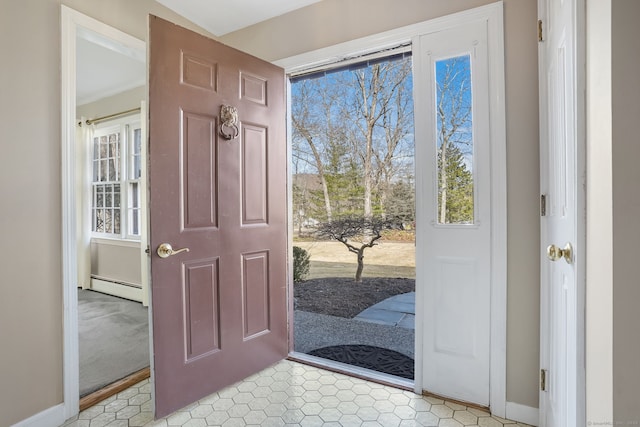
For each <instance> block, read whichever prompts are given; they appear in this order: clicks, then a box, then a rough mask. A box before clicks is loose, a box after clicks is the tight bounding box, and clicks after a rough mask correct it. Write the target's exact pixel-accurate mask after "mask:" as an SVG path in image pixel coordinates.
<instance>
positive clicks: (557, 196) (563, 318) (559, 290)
mask: <svg viewBox="0 0 640 427" xmlns="http://www.w3.org/2000/svg"><path fill="white" fill-rule="evenodd" d="M539 6H540V11H541V18H542V21H543V27H544V41H542V42H541V43H540V44H539V70H540V118H541V129H540V136H541V144H540V160H541V165H540V175H541V178H540V187H541V192H542V194H545V197H546V212H545V215H544V216H542V220H541V245H542V248H541V249H542V251H541V252H542V253H543V256H542V260H541V290H540V306H541V309H540V333H541V338H540V367H541V369H543V370H544V371H545V372H546V378H547V380H546V384H545V390H542V391H541V392H540V426H547V427H560V426H571V425H577V420H578V418H577V412H576V399H577V376H576V375H577V372H578V369H579V368H578V359H577V345H578V344H577V334H578V332H577V330H578V317H577V301H578V290H577V276H576V261H577V260H578V258H576V256H575V251H576V249H579V248H576V243H577V215H578V199H577V191H578V186H577V180H578V175H577V169H576V167H577V155H576V153H577V151H576V147H577V134H576V130H577V126H576V123H577V98H576V96H577V92H576V83H577V80H576V63H575V58H576V39H575V27H574V25H575V20H574V19H575V16H576V15H575V13H576V0H541V1H540V2H539ZM567 244H570V245H571V247H572V253H571V254H570V256H569V259H568V260H567V259H566V258H563V257H561V258H559V259H557V260H555V261H551V260H550V259H549V257H548V256H547V255H546V252H547V248H548V247H549V246H550V245H555V246H557V247H559V248H564V247H565V246H566V245H567Z"/></svg>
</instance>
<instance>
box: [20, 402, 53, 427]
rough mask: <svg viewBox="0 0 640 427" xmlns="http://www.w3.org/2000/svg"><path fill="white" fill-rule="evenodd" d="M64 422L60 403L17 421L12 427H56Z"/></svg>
mask: <svg viewBox="0 0 640 427" xmlns="http://www.w3.org/2000/svg"><path fill="white" fill-rule="evenodd" d="M64 422H65V419H64V405H63V404H60V405H56V406H52V407H51V408H49V409H45V410H44V411H42V412H40V413H37V414H35V415H33V416H31V417H29V418H27V419H26V420H22V421H19V422H17V423H15V424H14V425H13V426H12V427H58V426H59V425H62V424H64Z"/></svg>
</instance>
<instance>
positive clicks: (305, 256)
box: [293, 246, 311, 282]
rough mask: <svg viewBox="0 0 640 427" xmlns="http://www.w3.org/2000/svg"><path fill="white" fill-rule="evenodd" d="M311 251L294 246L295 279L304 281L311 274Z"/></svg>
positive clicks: (295, 280)
mask: <svg viewBox="0 0 640 427" xmlns="http://www.w3.org/2000/svg"><path fill="white" fill-rule="evenodd" d="M310 257H311V255H309V252H307V251H306V250H304V249H302V248H301V247H299V246H294V247H293V281H294V282H302V281H303V280H304V279H305V277H307V274H309V265H310V261H309V258H310Z"/></svg>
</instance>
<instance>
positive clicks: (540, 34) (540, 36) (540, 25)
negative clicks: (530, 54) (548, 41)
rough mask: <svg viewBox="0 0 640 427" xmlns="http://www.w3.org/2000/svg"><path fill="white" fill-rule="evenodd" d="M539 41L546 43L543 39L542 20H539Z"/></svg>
mask: <svg viewBox="0 0 640 427" xmlns="http://www.w3.org/2000/svg"><path fill="white" fill-rule="evenodd" d="M538 41H539V42H541V41H544V38H543V37H542V19H538Z"/></svg>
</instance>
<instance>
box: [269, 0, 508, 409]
mask: <svg viewBox="0 0 640 427" xmlns="http://www.w3.org/2000/svg"><path fill="white" fill-rule="evenodd" d="M479 20H485V21H487V22H488V23H489V24H488V48H489V90H490V93H489V97H490V108H491V123H490V134H491V139H492V148H491V158H492V178H491V181H492V183H491V192H492V193H491V194H492V200H491V215H492V219H491V221H492V231H491V247H492V265H491V276H492V288H491V307H492V309H491V325H490V331H491V332H490V334H491V337H490V339H491V350H490V351H491V356H490V357H491V358H490V405H491V411H492V413H493V414H495V415H497V416H499V417H504V416H505V410H506V347H507V326H506V325H507V255H506V250H505V248H506V247H507V200H506V190H507V188H506V168H507V164H506V118H505V85H504V39H503V5H502V2H501V1H499V2H496V3H492V4H489V5H486V6H481V7H478V8H474V9H469V10H466V11H463V12H459V13H455V14H451V15H447V16H443V17H439V18H435V19H431V20H428V21H424V22H421V23H418V24H413V25H409V26H406V27H401V28H398V29H395V30H391V31H386V32H383V33H380V34H375V35H371V36H367V37H363V38H360V39H356V40H351V41H347V42H344V43H340V44H337V45H334V46H329V47H326V48H322V49H318V50H314V51H310V52H306V53H302V54H299V55H295V56H291V57H288V58H283V59H280V60H278V61H274V63H275V64H276V65H279V66H281V67H283V68H284V69H285V73H286V74H292V73H296V72H300V71H303V70H306V69H310V68H317V67H321V66H323V65H329V64H331V63H333V62H336V61H337V60H340V59H345V58H350V57H357V56H360V55H364V54H367V53H373V52H377V51H380V50H383V49H390V48H393V47H397V46H400V45H404V44H410V43H411V42H412V40H413V39H414V37H417V36H419V35H423V34H429V33H433V32H436V31H442V30H445V29H449V28H453V27H458V26H461V25H465V24H466V23H470V22H476V21H479ZM289 111H290V109H289ZM289 122H290V120H289ZM288 150H289V152H290V151H291V138H290V137H289V138H288ZM289 181H291V177H289ZM289 193H290V195H289V203H291V185H290V184H289ZM289 208H291V206H289ZM289 210H291V209H289ZM291 226H292V222H291V221H289V227H290V228H291ZM291 232H292V230H291V229H290V233H291ZM289 251H290V253H291V251H292V244H291V242H289ZM290 259H291V258H290ZM417 279H418V280H419V278H417ZM290 280H291V279H290ZM418 292H419V290H418V289H416V294H417V295H416V303H417V304H421V301H422V298H420V296H419V295H418ZM417 309H418V310H417V313H416V315H417V318H416V340H415V341H416V342H415V344H416V353H415V354H416V380H415V383H414V387H415V391H416V392H417V393H422V378H421V376H422V363H423V354H422V345H423V341H422V334H423V330H422V327H421V325H422V319H421V314H420V313H422V312H423V310H422V308H421V307H419V306H418V307H417Z"/></svg>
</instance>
